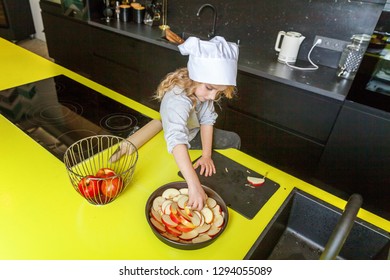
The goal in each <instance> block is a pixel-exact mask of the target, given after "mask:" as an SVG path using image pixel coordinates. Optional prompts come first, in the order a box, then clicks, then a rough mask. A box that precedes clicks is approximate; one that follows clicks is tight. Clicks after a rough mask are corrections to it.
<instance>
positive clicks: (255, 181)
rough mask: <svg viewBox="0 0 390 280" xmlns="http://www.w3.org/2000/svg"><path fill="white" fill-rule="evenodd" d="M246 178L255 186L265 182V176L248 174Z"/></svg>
mask: <svg viewBox="0 0 390 280" xmlns="http://www.w3.org/2000/svg"><path fill="white" fill-rule="evenodd" d="M246 179H247V180H248V182H249V184H251V186H254V187H259V186H261V185H262V184H264V182H265V178H264V177H263V178H259V177H252V176H248V177H247V178H246Z"/></svg>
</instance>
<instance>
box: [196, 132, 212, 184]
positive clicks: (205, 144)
mask: <svg viewBox="0 0 390 280" xmlns="http://www.w3.org/2000/svg"><path fill="white" fill-rule="evenodd" d="M213 131H214V126H212V125H201V126H200V136H201V141H202V157H201V158H200V159H199V160H198V161H197V162H196V163H195V165H194V169H196V168H198V167H199V166H200V175H204V176H206V177H207V176H211V175H213V174H215V172H216V170H215V165H214V162H213V160H212V158H211V154H212V151H213Z"/></svg>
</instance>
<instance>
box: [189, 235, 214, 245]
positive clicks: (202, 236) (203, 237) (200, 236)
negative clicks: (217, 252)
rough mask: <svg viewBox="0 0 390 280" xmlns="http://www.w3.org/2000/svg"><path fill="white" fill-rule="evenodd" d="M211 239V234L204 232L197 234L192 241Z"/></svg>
mask: <svg viewBox="0 0 390 280" xmlns="http://www.w3.org/2000/svg"><path fill="white" fill-rule="evenodd" d="M210 239H211V236H210V235H208V234H205V233H202V234H199V235H198V236H197V237H195V238H193V239H192V243H201V242H206V241H209V240H210Z"/></svg>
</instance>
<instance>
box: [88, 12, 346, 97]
mask: <svg viewBox="0 0 390 280" xmlns="http://www.w3.org/2000/svg"><path fill="white" fill-rule="evenodd" d="M88 24H90V25H93V26H95V27H98V28H102V29H105V30H108V31H112V32H115V33H118V34H121V35H124V36H128V37H131V38H134V39H138V40H141V41H144V42H148V43H151V44H154V45H157V46H160V47H165V48H168V49H171V50H175V51H178V48H177V45H174V44H172V43H170V42H168V41H166V40H165V39H163V38H162V30H160V29H159V28H158V27H157V26H154V27H150V26H147V25H144V24H135V23H132V22H131V23H130V22H129V23H124V22H120V21H117V20H111V21H110V22H106V21H104V20H100V19H99V20H90V21H88ZM297 65H302V67H307V66H306V65H308V62H306V61H297ZM238 69H239V71H242V72H246V73H250V74H252V75H255V76H259V77H263V78H266V79H270V80H273V81H276V82H280V83H284V84H287V85H290V86H292V87H296V88H300V89H303V90H306V91H310V92H313V93H316V94H319V95H323V96H326V97H329V98H332V99H335V100H339V101H344V99H345V97H346V96H347V94H348V91H349V89H350V87H351V84H352V81H350V80H346V79H342V78H338V77H337V74H336V69H334V68H330V67H326V66H321V65H320V66H319V69H318V70H315V71H302V70H295V69H292V68H290V67H288V66H287V65H285V64H282V63H279V62H278V61H277V54H276V52H275V55H270V54H269V53H268V52H262V50H260V49H253V48H246V47H245V45H240V57H239V62H238Z"/></svg>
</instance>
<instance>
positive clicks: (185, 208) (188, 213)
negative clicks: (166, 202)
mask: <svg viewBox="0 0 390 280" xmlns="http://www.w3.org/2000/svg"><path fill="white" fill-rule="evenodd" d="M184 211H185V212H186V214H187V215H188V217H192V216H193V214H192V210H191V207H189V206H187V205H186V206H185V207H184Z"/></svg>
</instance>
